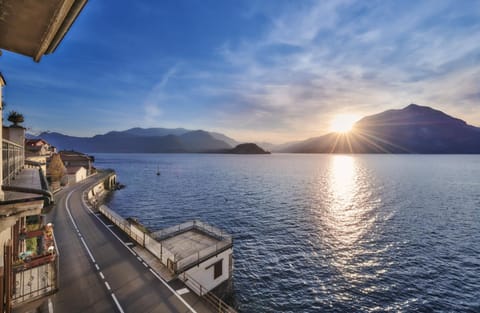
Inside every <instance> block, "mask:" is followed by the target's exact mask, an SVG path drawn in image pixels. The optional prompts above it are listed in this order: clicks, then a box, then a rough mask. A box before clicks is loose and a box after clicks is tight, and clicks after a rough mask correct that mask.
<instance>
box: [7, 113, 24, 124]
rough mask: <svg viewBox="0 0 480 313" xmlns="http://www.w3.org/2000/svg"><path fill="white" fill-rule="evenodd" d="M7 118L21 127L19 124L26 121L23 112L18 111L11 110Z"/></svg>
mask: <svg viewBox="0 0 480 313" xmlns="http://www.w3.org/2000/svg"><path fill="white" fill-rule="evenodd" d="M7 120H8V121H9V122H12V123H13V125H12V126H13V127H19V125H18V124H21V123H23V122H24V121H25V119H24V117H23V114H21V113H18V112H17V111H10V113H8V118H7Z"/></svg>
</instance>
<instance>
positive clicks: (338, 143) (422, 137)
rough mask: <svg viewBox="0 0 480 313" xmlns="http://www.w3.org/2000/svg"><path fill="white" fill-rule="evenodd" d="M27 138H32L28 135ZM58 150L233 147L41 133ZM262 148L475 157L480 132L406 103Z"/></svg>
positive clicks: (197, 138)
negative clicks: (341, 128)
mask: <svg viewBox="0 0 480 313" xmlns="http://www.w3.org/2000/svg"><path fill="white" fill-rule="evenodd" d="M30 137H32V136H30ZM33 138H42V139H45V140H46V141H48V142H49V143H50V144H52V145H54V146H56V147H57V148H58V149H66V150H71V149H73V150H78V151H82V152H86V153H93V152H97V153H98V152H111V153H132V152H138V153H192V152H222V151H226V150H228V149H232V148H233V147H235V146H237V145H238V144H239V142H238V141H236V140H235V139H232V138H230V137H228V136H226V135H224V134H221V133H215V132H207V131H204V130H188V129H185V128H174V129H169V128H138V127H137V128H131V129H128V130H125V131H111V132H108V133H106V134H103V135H96V136H93V137H73V136H68V135H63V134H60V133H54V132H44V133H41V134H40V135H38V136H34V137H33ZM257 144H258V145H259V146H260V147H262V148H263V149H265V150H269V151H273V152H289V153H432V154H433V153H436V154H437V153H438V154H446V153H480V128H478V127H474V126H471V125H468V124H467V123H466V122H465V121H462V120H460V119H457V118H454V117H452V116H449V115H447V114H445V113H443V112H441V111H439V110H435V109H433V108H430V107H427V106H420V105H416V104H410V105H408V106H407V107H405V108H403V109H399V110H388V111H384V112H382V113H379V114H375V115H370V116H366V117H364V118H362V119H361V120H359V121H358V122H356V123H355V125H354V127H353V130H352V131H350V132H348V133H328V134H326V135H323V136H319V137H314V138H310V139H307V140H303V141H295V142H291V143H286V144H282V145H272V144H269V143H257Z"/></svg>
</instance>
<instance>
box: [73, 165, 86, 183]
mask: <svg viewBox="0 0 480 313" xmlns="http://www.w3.org/2000/svg"><path fill="white" fill-rule="evenodd" d="M85 178H87V170H86V169H85V168H84V167H81V168H79V169H78V171H77V172H76V173H75V174H69V175H68V184H75V183H78V182H81V181H82V180H84V179H85Z"/></svg>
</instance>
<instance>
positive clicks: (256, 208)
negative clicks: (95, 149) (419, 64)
mask: <svg viewBox="0 0 480 313" xmlns="http://www.w3.org/2000/svg"><path fill="white" fill-rule="evenodd" d="M96 165H97V166H98V167H103V168H106V167H110V168H114V169H115V170H116V171H117V173H118V177H119V180H120V181H121V182H122V183H124V184H126V185H127V188H126V189H123V190H121V191H117V192H115V194H114V195H113V197H112V199H111V202H110V206H111V207H112V208H113V209H115V210H116V211H118V212H119V213H120V214H122V215H123V216H125V217H127V216H136V217H138V218H139V219H140V221H141V222H142V223H144V224H145V225H147V226H148V227H149V228H152V229H155V230H156V229H160V228H163V227H166V226H171V225H174V224H178V223H180V222H184V221H187V220H191V219H194V218H197V219H201V220H203V221H206V222H208V223H210V224H213V225H216V226H218V227H220V228H223V229H225V230H226V231H228V232H230V233H231V234H232V235H233V236H234V258H235V270H234V283H235V292H236V301H237V303H238V308H239V310H240V311H241V312H345V311H352V312H354V311H357V312H399V311H400V312H418V311H421V312H434V311H435V312H454V311H455V312H460V311H463V312H480V179H479V177H480V156H477V155H473V156H456V155H448V156H431V155H428V156H427V155H354V156H348V155H294V154H274V155H258V156H257V155H255V156H240V155H211V154H208V155H202V154H150V155H148V154H99V155H96ZM157 166H158V167H159V168H160V171H161V176H156V171H157Z"/></svg>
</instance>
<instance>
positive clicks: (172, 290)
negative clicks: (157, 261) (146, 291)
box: [82, 197, 197, 313]
mask: <svg viewBox="0 0 480 313" xmlns="http://www.w3.org/2000/svg"><path fill="white" fill-rule="evenodd" d="M82 202H83V208H84V209H85V208H86V209H87V210H88V211H90V213H92V215H93V216H94V217H96V218H97V220H98V221H100V223H102V224H103V226H105V228H106V229H108V230H109V231H110V232H111V233H112V235H113V236H114V237H115V238H117V240H118V241H120V243H121V244H122V245H123V246H124V247H125V248H127V250H129V251H130V252H131V253H132V254H133V255H135V252H133V250H132V249H131V248H130V247H129V246H128V245H127V244H125V242H123V240H122V239H120V237H118V236H117V234H115V232H114V231H113V230H111V229H110V228H108V227H107V224H105V223H104V222H103V221H102V219H101V218H100V217H98V216H97V215H95V214H94V213H93V211H92V210H90V208H89V207H88V205H87V203H86V202H85V200H84V199H83V197H82ZM150 272H152V274H153V275H154V276H155V277H156V278H157V279H158V280H159V281H160V282H161V283H162V284H163V285H164V286H165V287H167V288H168V290H170V292H171V293H173V295H174V296H175V297H177V298H178V300H180V301H181V302H182V303H183V304H184V305H185V306H186V307H187V309H189V310H190V312H191V313H197V311H195V310H194V309H193V308H192V306H191V305H190V304H188V302H187V301H185V300H184V299H183V298H182V297H181V296H180V295H179V294H178V293H177V292H176V291H175V290H174V289H173V288H172V287H170V285H169V284H168V283H167V282H166V281H165V280H164V279H163V278H162V277H160V275H158V274H157V273H156V272H155V271H153V270H152V269H151V268H150ZM112 297H113V298H114V300H115V301H116V299H117V298H115V295H114V294H113V293H112ZM119 310H120V311H121V312H122V313H123V310H122V309H121V308H119Z"/></svg>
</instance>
